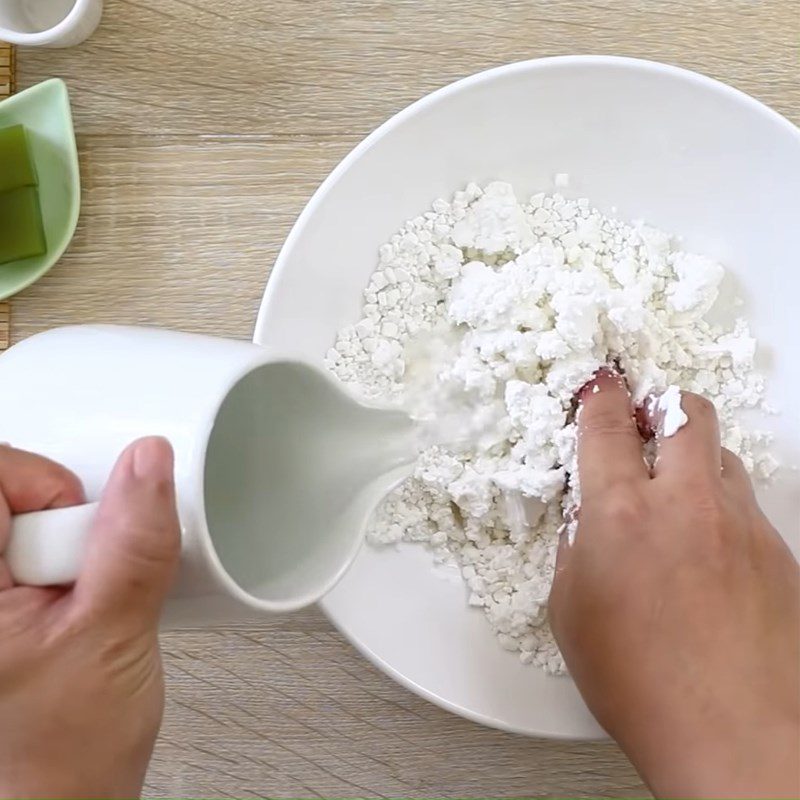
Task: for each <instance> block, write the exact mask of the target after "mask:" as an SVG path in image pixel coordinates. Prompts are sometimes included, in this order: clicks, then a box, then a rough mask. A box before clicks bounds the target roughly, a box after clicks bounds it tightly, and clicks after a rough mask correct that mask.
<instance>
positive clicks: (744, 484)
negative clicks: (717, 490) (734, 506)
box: [721, 447, 755, 498]
mask: <svg viewBox="0 0 800 800" xmlns="http://www.w3.org/2000/svg"><path fill="white" fill-rule="evenodd" d="M721 458H722V482H723V483H724V484H727V485H728V486H730V488H731V489H732V490H733V491H734V492H736V493H737V494H739V495H741V496H743V497H749V498H755V491H754V490H753V482H752V481H751V480H750V475H749V474H748V472H747V469H746V468H745V466H744V464H743V463H742V459H741V458H739V456H737V455H736V454H735V453H732V452H731V451H730V450H727V449H726V448H724V447H723V448H722V456H721Z"/></svg>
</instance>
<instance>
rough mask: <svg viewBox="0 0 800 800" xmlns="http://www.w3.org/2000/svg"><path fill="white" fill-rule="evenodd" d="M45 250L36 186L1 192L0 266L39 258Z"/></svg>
mask: <svg viewBox="0 0 800 800" xmlns="http://www.w3.org/2000/svg"><path fill="white" fill-rule="evenodd" d="M46 250H47V245H46V243H45V238H44V227H43V226H42V212H41V209H40V208H39V193H38V191H37V190H36V187H35V186H21V187H20V188H19V189H12V190H11V191H8V192H0V264H5V263H7V262H9V261H16V260H17V259H20V258H29V257H30V256H38V255H41V254H42V253H44V252H46Z"/></svg>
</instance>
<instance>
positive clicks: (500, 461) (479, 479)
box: [327, 182, 776, 673]
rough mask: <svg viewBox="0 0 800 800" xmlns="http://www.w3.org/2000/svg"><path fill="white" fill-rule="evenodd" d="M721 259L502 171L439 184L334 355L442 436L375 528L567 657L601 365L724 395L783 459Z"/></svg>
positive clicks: (506, 631)
mask: <svg viewBox="0 0 800 800" xmlns="http://www.w3.org/2000/svg"><path fill="white" fill-rule="evenodd" d="M723 275H724V270H723V268H722V267H721V266H720V265H719V264H717V263H716V262H714V261H712V260H711V259H709V258H706V257H704V256H701V255H695V254H692V253H687V252H683V251H682V250H681V249H680V248H679V247H678V245H677V244H676V242H675V241H674V239H673V238H672V237H670V236H669V235H667V234H665V233H663V232H661V231H659V230H656V229H654V228H651V227H648V226H646V225H643V224H639V223H637V224H628V223H625V222H621V221H619V220H616V219H613V218H611V217H606V216H604V215H603V214H601V213H600V212H599V211H597V210H595V209H593V208H592V207H591V206H590V205H589V202H588V201H587V200H567V199H565V198H564V197H562V196H561V195H559V194H554V195H552V196H548V195H544V194H537V195H535V196H534V197H532V198H531V199H530V200H529V201H527V202H519V201H518V200H517V198H516V196H515V195H514V191H513V189H512V187H511V186H510V185H509V184H507V183H499V182H497V183H491V184H489V185H488V186H486V187H485V188H480V187H479V186H476V185H475V184H470V185H469V186H467V188H466V190H465V191H462V192H457V193H456V194H455V196H454V197H453V199H452V200H451V201H450V202H447V201H444V200H437V201H436V202H435V203H434V204H433V207H432V209H431V210H430V211H429V212H427V213H425V214H423V215H422V216H420V217H417V218H416V219H413V220H411V221H410V222H408V223H407V224H406V225H405V226H404V227H403V228H401V229H400V231H398V233H397V234H396V235H395V236H393V237H392V239H391V240H390V241H389V242H388V243H387V244H385V245H383V247H381V249H380V255H379V263H378V268H377V269H376V271H375V272H374V274H373V275H372V277H371V279H370V282H369V285H368V286H367V288H366V290H365V292H364V307H363V318H362V319H361V321H359V322H358V323H357V324H356V325H350V326H347V327H346V328H344V329H343V330H341V331H340V332H339V335H338V338H337V340H336V345H335V347H334V348H332V349H331V350H330V351H329V352H328V354H327V364H328V366H329V368H330V369H331V370H332V371H333V372H334V373H336V375H338V377H339V378H340V379H341V380H342V381H344V382H345V383H347V384H349V385H350V386H351V388H353V389H355V390H356V391H357V392H358V393H360V394H361V395H362V396H365V397H367V398H370V399H373V400H381V401H384V402H392V403H401V404H403V405H405V406H406V407H408V408H409V409H410V410H411V411H412V413H413V414H414V415H415V416H417V417H419V418H424V419H429V420H430V421H431V424H430V426H429V428H430V430H431V431H434V432H435V434H436V437H437V438H436V439H435V441H436V442H438V443H437V444H434V445H432V446H430V447H428V448H427V449H426V450H425V451H424V452H423V453H422V454H421V456H420V458H419V462H418V465H417V468H416V472H415V475H414V477H412V478H410V479H409V480H408V481H406V482H405V484H404V485H403V486H401V487H400V488H399V489H398V490H397V491H396V492H394V493H393V494H392V495H391V496H390V497H389V498H387V500H386V501H385V502H384V504H383V505H382V507H381V508H380V509H379V510H378V511H377V512H376V514H375V516H374V519H373V521H372V524H371V529H370V532H369V540H370V541H371V542H372V543H374V544H387V543H392V542H398V541H401V540H404V541H412V542H421V543H424V544H426V545H428V546H429V547H430V548H431V549H432V550H433V551H434V553H435V556H436V558H437V559H441V560H447V561H451V562H455V563H456V564H457V565H458V567H459V568H460V570H461V574H462V576H463V579H464V582H465V584H466V587H467V590H468V592H467V596H468V603H469V605H471V606H475V607H480V608H482V609H483V611H484V613H485V615H486V618H487V620H488V621H489V624H490V625H491V627H492V630H493V631H494V632H495V634H496V635H497V638H498V640H499V642H500V645H501V646H502V647H504V648H506V649H507V650H511V651H515V652H518V653H519V656H520V658H521V659H522V661H523V662H525V663H536V664H538V665H540V666H541V667H543V668H544V669H545V670H547V671H548V672H551V673H561V672H563V671H564V663H563V661H562V658H561V655H560V653H559V651H558V648H557V646H556V644H555V642H554V640H553V637H552V634H551V632H550V629H549V626H548V624H547V614H546V611H547V598H548V595H549V592H550V584H551V582H552V578H553V570H554V564H555V554H556V548H557V543H558V537H559V531H560V530H562V529H563V526H564V525H565V524H566V525H567V527H568V528H570V527H571V528H574V526H575V523H574V521H573V522H570V521H569V520H570V519H571V511H572V510H574V509H575V508H576V507H577V506H578V505H579V504H580V486H579V483H578V481H577V467H576V452H575V438H576V427H575V423H574V421H573V420H572V416H571V410H572V407H573V399H574V396H575V393H576V392H577V391H578V390H579V389H580V388H581V387H582V386H583V385H584V384H585V382H586V381H587V380H589V378H590V377H591V376H592V374H593V373H594V372H595V370H597V368H598V367H600V366H602V365H606V364H609V363H615V364H616V365H617V366H618V367H619V368H620V369H621V370H622V371H623V372H624V373H625V375H626V377H627V380H628V382H629V385H630V386H631V389H632V391H633V395H634V400H635V401H636V403H637V404H641V403H643V402H644V401H645V399H646V398H647V397H648V396H650V395H651V394H652V393H654V392H662V391H664V390H666V389H667V388H668V387H680V388H682V389H684V390H687V391H692V392H697V393H699V394H703V395H705V396H707V397H709V398H710V399H711V400H713V402H714V404H715V405H716V407H717V411H718V413H719V417H720V424H721V428H722V439H723V444H724V445H725V446H726V447H728V448H729V449H731V450H733V451H734V452H735V453H737V454H738V455H739V456H740V457H741V458H742V460H743V461H744V463H745V465H746V466H747V468H748V469H749V470H750V471H751V472H754V473H755V474H756V475H758V476H760V477H768V476H769V475H770V474H771V472H772V471H773V470H774V469H775V467H776V464H775V462H774V460H773V459H772V458H771V457H770V456H769V455H768V454H766V453H765V448H764V445H766V444H767V437H766V436H765V435H764V434H761V433H756V432H752V431H749V430H747V429H746V428H743V427H742V426H741V425H740V424H739V422H738V421H737V419H736V412H737V411H738V410H739V409H741V408H742V407H746V408H752V407H756V406H758V405H759V404H760V403H761V400H762V396H763V380H762V378H761V377H760V376H759V375H758V374H757V373H756V372H755V371H754V368H753V358H754V354H755V349H756V342H755V340H754V339H753V337H752V336H751V335H750V332H749V330H748V326H747V323H746V322H745V321H744V320H742V319H740V320H738V321H737V322H736V323H735V324H733V325H732V326H728V327H721V326H718V325H715V324H711V323H710V322H708V321H707V319H706V315H707V313H708V312H709V310H710V309H711V307H712V305H713V304H714V302H715V300H716V298H717V293H718V287H719V284H720V281H721V280H722V278H723ZM676 391H677V389H676V388H671V389H670V396H668V397H667V398H666V399H670V397H672V399H675V392H676ZM673 405H674V404H673ZM677 409H678V413H680V406H679V405H678V406H677ZM678 422H680V420H678ZM670 424H671V425H672V424H673V423H670ZM565 520H567V522H566V523H565ZM570 534H571V535H572V534H574V530H570Z"/></svg>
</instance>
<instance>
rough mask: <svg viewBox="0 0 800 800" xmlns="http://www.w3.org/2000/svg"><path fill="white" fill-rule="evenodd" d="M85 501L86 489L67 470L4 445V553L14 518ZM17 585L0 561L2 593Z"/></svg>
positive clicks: (0, 494) (0, 466)
mask: <svg viewBox="0 0 800 800" xmlns="http://www.w3.org/2000/svg"><path fill="white" fill-rule="evenodd" d="M83 502H85V496H84V493H83V486H81V482H80V481H79V480H78V478H77V477H76V476H75V475H73V474H72V473H71V472H70V471H69V470H68V469H67V468H66V467H62V466H61V465H60V464H56V463H55V462H54V461H50V460H49V459H47V458H43V457H42V456H37V455H34V454H33V453H27V452H25V451H24V450H15V449H14V448H13V447H8V446H6V445H0V553H2V552H3V550H4V549H5V546H6V544H7V537H8V532H9V529H10V522H11V515H12V514H24V513H26V512H28V511H41V510H42V509H45V508H59V507H62V506H74V505H78V504H80V503H83ZM12 585H13V581H12V579H11V575H10V574H9V572H8V569H7V568H6V565H5V564H4V563H3V562H2V561H0V590H2V589H7V588H9V587H10V586H12Z"/></svg>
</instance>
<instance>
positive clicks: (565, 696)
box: [255, 56, 800, 737]
mask: <svg viewBox="0 0 800 800" xmlns="http://www.w3.org/2000/svg"><path fill="white" fill-rule="evenodd" d="M559 172H566V173H569V175H570V177H571V180H570V184H569V187H568V188H567V189H566V190H564V193H566V194H568V195H570V196H575V195H578V196H586V197H588V198H589V199H590V200H591V201H592V202H593V203H594V204H595V205H596V206H598V207H600V208H601V209H603V210H604V211H606V212H609V211H611V209H612V207H616V213H617V215H618V216H620V217H622V218H626V219H634V218H644V219H646V220H647V221H649V222H651V223H653V224H656V225H658V226H660V227H662V228H664V229H665V230H667V231H670V232H674V233H677V234H680V235H682V236H683V237H684V239H685V244H686V246H687V247H689V248H692V249H696V250H697V251H699V252H702V253H707V254H709V255H712V256H714V257H716V258H718V259H720V260H721V261H722V262H723V263H725V264H726V265H727V267H728V268H729V271H730V278H729V284H730V285H737V289H738V291H740V292H742V293H743V295H744V297H745V300H746V305H745V307H744V309H743V313H745V314H746V316H747V317H748V318H749V319H750V320H751V321H752V324H753V328H754V330H755V332H756V335H757V336H758V338H759V340H760V341H761V343H762V349H761V354H762V361H763V364H764V367H765V368H766V369H767V371H768V375H769V380H770V389H769V399H770V401H771V402H773V403H774V404H775V405H778V406H780V407H783V408H784V409H785V413H784V414H783V415H781V416H778V417H775V418H773V419H772V420H768V421H767V424H768V425H771V426H772V427H773V428H774V429H775V430H776V431H777V432H778V434H779V442H778V444H777V445H776V454H777V455H778V456H779V457H780V458H781V459H783V460H784V461H786V462H789V463H795V464H800V415H798V414H797V410H796V400H794V402H795V406H794V409H793V407H792V402H793V397H794V398H797V397H800V353H799V352H798V332H800V325H798V314H797V311H796V305H797V301H798V297H800V248H799V247H798V241H797V237H798V234H799V233H800V222H798V221H799V220H800V132H799V131H798V129H797V128H796V127H795V126H793V125H792V124H791V123H789V122H788V121H787V120H786V119H784V118H783V117H781V116H780V115H779V114H777V113H775V112H774V111H772V110H770V109H769V108H767V107H766V106H764V105H762V104H761V103H759V102H757V101H756V100H754V99H752V98H751V97H748V96H747V95H745V94H742V93H741V92H739V91H737V90H735V89H732V88H730V87H728V86H725V85H723V84H721V83H718V82H716V81H714V80H711V79H709V78H706V77H703V76H701V75H697V74H695V73H692V72H687V71H686V70H682V69H678V68H675V67H670V66H665V65H663V64H655V63H651V62H646V61H638V60H634V59H628V58H611V57H598V56H575V57H564V58H548V59H541V60H537V61H528V62H523V63H519V64H512V65H509V66H506V67H500V68H498V69H493V70H490V71H488V72H484V73H481V74H479V75H474V76H472V77H470V78H466V79H465V80H462V81H459V82H457V83H454V84H452V85H451V86H448V87H446V88H444V89H441V90H440V91H437V92H434V93H433V94H431V95H429V96H428V97H425V98H424V99H422V100H420V101H419V102H417V103H414V104H413V105H411V106H409V107H408V108H406V109H405V110H404V111H401V112H400V113H399V114H397V115H396V116H395V117H393V118H392V119H390V120H389V121H388V122H387V123H385V124H384V125H382V126H381V127H380V128H379V129H378V130H376V131H375V132H374V133H373V134H371V135H370V136H369V137H367V139H366V140H364V141H363V142H362V143H361V144H360V145H358V147H356V148H355V149H354V150H353V152H352V153H350V155H348V156H347V157H346V158H345V159H344V161H342V163H341V164H340V165H339V166H338V167H337V168H336V169H335V170H334V171H333V173H332V174H331V175H330V177H329V178H328V179H327V180H326V181H325V182H324V183H323V185H322V186H321V187H320V188H319V190H318V191H317V192H316V194H315V195H314V197H313V198H312V199H311V201H310V202H309V204H308V206H307V207H306V209H305V210H304V211H303V213H302V214H301V216H300V218H299V219H298V221H297V224H296V225H295V227H294V228H293V230H292V232H291V234H290V236H289V238H288V240H287V242H286V245H285V246H284V248H283V250H282V251H281V254H280V256H279V258H278V261H277V263H276V265H275V269H274V270H273V273H272V276H271V278H270V280H269V284H268V286H267V290H266V294H265V296H264V301H263V305H262V307H261V312H260V314H259V318H258V323H257V326H256V332H255V341H256V342H259V343H264V344H270V345H273V346H280V347H283V348H285V349H286V350H287V351H290V352H299V353H300V354H302V355H305V356H307V357H310V358H314V357H316V358H321V357H322V355H323V354H324V353H325V351H326V350H327V348H328V347H330V345H331V344H332V342H333V340H334V336H335V333H336V331H337V329H338V328H340V327H341V326H342V325H344V324H346V323H351V322H354V321H355V320H356V319H357V318H358V315H359V308H360V304H361V291H362V289H363V287H364V286H365V284H366V282H367V279H368V277H369V275H370V273H371V271H372V270H373V269H374V268H375V265H376V255H377V250H378V247H379V245H381V244H382V243H383V242H384V241H386V240H387V239H388V237H389V236H390V235H391V234H392V233H394V232H395V231H396V230H397V229H398V228H399V227H400V225H401V224H402V223H403V222H404V221H405V220H406V219H407V218H409V217H413V216H416V215H417V214H419V213H421V212H422V211H424V210H427V208H428V206H429V204H430V203H431V201H433V200H434V199H435V198H437V197H448V196H449V195H451V194H452V192H453V191H454V190H456V189H458V188H460V187H462V186H463V185H464V184H465V183H466V182H468V181H470V180H474V181H477V182H479V183H484V182H487V181H490V180H494V179H502V180H506V181H510V182H511V183H512V184H513V185H514V186H515V187H516V189H517V190H518V192H519V194H521V195H526V194H529V193H533V192H536V191H541V190H548V189H550V190H552V188H553V176H554V174H555V173H559ZM762 502H763V503H764V505H765V508H766V509H767V511H768V513H769V514H770V516H771V517H772V519H773V521H774V522H775V523H776V524H777V525H778V526H779V528H780V529H781V531H782V532H783V534H784V535H785V536H786V538H787V539H789V540H790V542H791V543H792V545H793V546H794V547H795V552H797V547H798V540H800V474H798V473H787V474H786V475H785V476H784V478H783V479H782V481H780V482H779V483H778V484H777V485H776V486H775V487H773V488H771V489H770V490H768V491H765V492H763V493H762ZM465 601H466V598H465V591H464V588H463V586H462V585H461V583H460V581H459V579H458V578H457V577H454V576H452V575H449V574H442V573H441V571H439V572H437V571H435V570H434V569H433V568H432V566H431V563H430V557H429V556H428V554H427V553H426V552H424V551H423V550H422V549H421V548H418V547H416V548H415V547H404V548H400V550H399V551H394V550H390V551H380V550H376V549H374V548H372V547H369V546H367V547H364V548H363V549H362V551H361V553H360V555H359V557H358V559H357V560H356V563H355V564H354V566H353V567H352V568H351V570H350V572H349V573H348V574H347V575H346V576H345V578H344V579H343V581H342V582H341V583H340V584H339V586H338V587H337V588H336V589H335V590H334V591H333V592H332V593H331V594H330V595H328V597H327V598H326V599H325V600H324V602H323V607H324V609H325V611H326V612H327V613H328V615H329V616H330V618H331V619H332V620H333V622H334V623H335V624H336V625H337V626H338V627H339V628H340V630H342V631H343V632H344V633H345V635H346V636H347V637H348V638H349V639H350V640H351V641H352V642H353V643H354V644H355V645H356V647H358V648H359V649H360V650H361V652H363V653H364V654H365V655H366V656H367V657H369V658H370V659H371V660H372V661H373V662H374V663H376V664H377V665H378V666H379V667H381V668H382V669H384V670H385V671H386V672H388V673H389V674H390V675H392V676H394V677H395V678H396V679H398V680H400V681H401V682H402V683H403V684H404V685H406V686H408V687H409V688H411V689H413V690H414V691H417V692H418V693H420V694H422V695H423V696H425V697H427V698H428V699H430V700H432V701H434V702H436V703H438V704H439V705H441V706H443V707H445V708H448V709H450V710H452V711H455V712H456V713H459V714H462V715H464V716H466V717H469V718H471V719H473V720H476V721H478V722H482V723H485V724H488V725H493V726H496V727H499V728H504V729H506V730H512V731H519V732H522V733H527V734H534V735H544V736H562V737H591V736H597V735H600V730H599V728H598V726H597V724H596V723H595V722H594V720H593V719H592V717H591V715H590V714H589V713H588V711H587V710H586V708H585V707H584V705H583V703H582V701H581V699H580V697H579V695H578V693H577V691H576V690H575V687H574V685H573V684H572V682H571V681H570V680H569V679H567V678H561V679H557V678H548V677H546V676H545V675H544V674H543V673H541V672H539V671H538V670H537V669H535V668H532V667H524V666H522V665H521V664H520V663H519V661H518V660H517V659H516V657H515V656H513V655H511V654H509V653H506V652H503V651H502V650H501V649H500V647H499V645H498V644H497V643H496V642H495V640H494V638H493V637H492V635H491V633H490V632H489V627H488V625H487V624H486V623H485V621H484V620H483V618H482V614H481V613H480V612H478V611H474V610H470V609H468V608H467V607H466V602H465Z"/></svg>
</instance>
